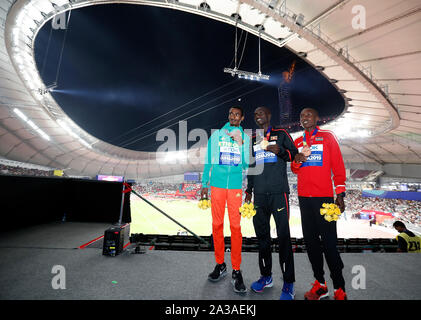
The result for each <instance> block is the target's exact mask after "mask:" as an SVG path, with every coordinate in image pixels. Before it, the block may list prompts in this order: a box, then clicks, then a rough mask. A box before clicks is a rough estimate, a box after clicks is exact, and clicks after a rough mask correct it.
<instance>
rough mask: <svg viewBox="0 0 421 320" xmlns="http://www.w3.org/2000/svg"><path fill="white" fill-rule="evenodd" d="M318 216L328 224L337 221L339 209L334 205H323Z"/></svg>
mask: <svg viewBox="0 0 421 320" xmlns="http://www.w3.org/2000/svg"><path fill="white" fill-rule="evenodd" d="M320 214H321V215H322V216H324V218H325V220H326V221H328V222H331V221H338V219H339V217H340V215H341V209H339V207H338V206H337V205H336V204H334V203H323V205H322V208H320Z"/></svg>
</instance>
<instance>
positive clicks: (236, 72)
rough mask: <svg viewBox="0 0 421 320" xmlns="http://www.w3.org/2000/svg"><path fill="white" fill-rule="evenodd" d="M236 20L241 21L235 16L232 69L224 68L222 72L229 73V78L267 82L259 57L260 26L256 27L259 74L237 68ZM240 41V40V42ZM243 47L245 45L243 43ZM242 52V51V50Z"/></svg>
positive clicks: (267, 76)
mask: <svg viewBox="0 0 421 320" xmlns="http://www.w3.org/2000/svg"><path fill="white" fill-rule="evenodd" d="M238 20H241V18H240V17H239V16H238V15H237V16H236V21H235V49H234V50H235V51H234V69H231V68H224V72H225V73H229V74H231V76H233V77H235V76H238V78H239V79H248V80H257V81H259V80H269V75H266V74H263V73H262V70H261V57H260V52H261V50H260V40H261V37H260V33H261V31H262V29H263V26H262V25H259V26H258V31H259V72H257V73H255V72H250V71H244V70H240V69H238V68H239V64H237V52H238V42H237V29H238V28H237V25H238ZM240 41H241V40H240ZM244 46H245V43H244ZM243 51H244V50H243Z"/></svg>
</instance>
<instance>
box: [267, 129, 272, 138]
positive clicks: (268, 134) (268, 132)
mask: <svg viewBox="0 0 421 320" xmlns="http://www.w3.org/2000/svg"><path fill="white" fill-rule="evenodd" d="M271 130H272V127H271V126H269V128H268V131H266V141H269V137H270V131H271Z"/></svg>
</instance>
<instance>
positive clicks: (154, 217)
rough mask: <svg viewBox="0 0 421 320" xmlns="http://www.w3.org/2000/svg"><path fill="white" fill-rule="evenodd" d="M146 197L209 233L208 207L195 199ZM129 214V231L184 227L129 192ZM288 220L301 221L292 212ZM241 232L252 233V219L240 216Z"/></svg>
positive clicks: (170, 230)
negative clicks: (204, 206) (130, 217)
mask: <svg viewBox="0 0 421 320" xmlns="http://www.w3.org/2000/svg"><path fill="white" fill-rule="evenodd" d="M148 200H149V201H150V202H151V203H153V204H154V205H155V206H156V207H158V208H159V209H161V210H162V211H164V212H165V213H166V214H168V215H169V216H171V217H172V218H173V219H175V220H177V221H178V222H179V223H180V224H182V225H183V226H185V227H186V228H188V229H190V230H191V231H192V232H194V233H195V234H197V235H199V236H209V235H211V234H212V217H211V209H206V210H202V209H200V208H199V207H198V203H199V202H198V201H194V200H184V199H180V200H172V199H168V200H164V199H158V198H148ZM131 215H132V223H131V226H130V232H131V233H144V234H168V235H175V234H177V233H178V232H180V231H185V230H184V229H183V228H182V227H180V226H179V225H177V224H176V223H175V222H173V221H171V220H170V219H168V218H167V217H166V216H164V215H163V214H162V213H160V212H159V211H157V210H156V209H154V208H153V207H151V206H150V205H149V204H147V203H146V202H144V201H142V200H141V199H136V198H135V197H133V196H132V197H131ZM289 222H290V226H295V225H300V224H301V220H300V218H299V217H296V216H291V217H290V221H289ZM274 226H275V222H274V221H273V218H272V220H271V229H273V228H274ZM241 232H242V234H243V237H255V236H256V235H255V232H254V227H253V220H252V219H247V218H242V219H241ZM224 234H225V235H226V236H229V235H230V234H231V232H230V229H229V219H228V212H227V211H226V214H225V222H224ZM189 235H190V234H189Z"/></svg>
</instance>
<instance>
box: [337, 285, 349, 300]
mask: <svg viewBox="0 0 421 320" xmlns="http://www.w3.org/2000/svg"><path fill="white" fill-rule="evenodd" d="M334 299H335V300H348V298H347V296H346V293H345V291H343V290H342V288H339V289H337V290H335V294H334Z"/></svg>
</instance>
